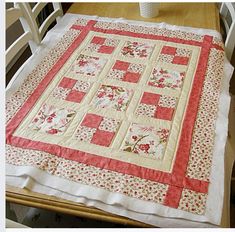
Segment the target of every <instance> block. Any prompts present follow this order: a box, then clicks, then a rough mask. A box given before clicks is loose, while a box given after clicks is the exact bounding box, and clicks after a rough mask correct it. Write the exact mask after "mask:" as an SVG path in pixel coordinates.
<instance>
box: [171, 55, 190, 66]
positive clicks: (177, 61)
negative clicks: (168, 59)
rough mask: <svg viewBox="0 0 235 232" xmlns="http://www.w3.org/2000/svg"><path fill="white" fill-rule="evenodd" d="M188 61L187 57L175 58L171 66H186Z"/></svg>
mask: <svg viewBox="0 0 235 232" xmlns="http://www.w3.org/2000/svg"><path fill="white" fill-rule="evenodd" d="M188 61H189V58H188V57H183V56H175V57H174V59H173V61H172V63H173V64H181V65H187V64H188Z"/></svg>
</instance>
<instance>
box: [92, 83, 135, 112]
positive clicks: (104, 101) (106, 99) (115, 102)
mask: <svg viewBox="0 0 235 232" xmlns="http://www.w3.org/2000/svg"><path fill="white" fill-rule="evenodd" d="M132 93H133V91H132V90H129V89H125V88H122V87H117V86H110V85H102V86H101V87H100V88H99V90H98V91H97V93H96V95H95V98H94V99H93V105H94V106H96V107H100V108H112V109H114V110H117V111H125V110H126V109H127V106H128V103H129V101H130V98H131V95H132Z"/></svg>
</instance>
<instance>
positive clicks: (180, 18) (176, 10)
mask: <svg viewBox="0 0 235 232" xmlns="http://www.w3.org/2000/svg"><path fill="white" fill-rule="evenodd" d="M67 13H73V14H85V15H97V16H100V17H110V18H125V19H130V20H140V21H145V22H165V23H169V24H173V25H178V26H188V27H198V28H206V29H215V30H217V31H220V21H219V12H218V9H217V6H216V4H215V3H161V4H160V9H159V15H158V16H157V17H155V18H143V17H141V16H140V11H139V4H138V3H107V2H106V3H74V4H73V5H72V6H71V7H70V8H69V9H68V11H67Z"/></svg>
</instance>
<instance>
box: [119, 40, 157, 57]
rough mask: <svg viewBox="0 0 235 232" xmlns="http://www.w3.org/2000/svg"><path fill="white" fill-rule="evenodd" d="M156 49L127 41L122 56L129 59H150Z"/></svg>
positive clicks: (144, 44)
mask: <svg viewBox="0 0 235 232" xmlns="http://www.w3.org/2000/svg"><path fill="white" fill-rule="evenodd" d="M153 49H154V45H152V44H148V43H141V42H131V41H126V43H125V44H124V46H123V48H122V50H121V54H122V55H123V56H125V57H129V58H139V59H149V58H150V56H151V54H152V52H153Z"/></svg>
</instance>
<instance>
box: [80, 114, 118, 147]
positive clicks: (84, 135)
mask: <svg viewBox="0 0 235 232" xmlns="http://www.w3.org/2000/svg"><path fill="white" fill-rule="evenodd" d="M119 126H120V121H119V120H117V119H113V118H108V117H102V116H100V115H97V114H91V113H88V114H86V116H85V117H84V119H83V121H82V122H81V124H80V125H79V127H78V128H77V130H76V133H75V138H76V139H78V140H79V141H83V142H89V143H93V144H97V145H100V146H105V147H108V146H110V144H111V142H112V140H113V138H114V136H115V134H116V132H117V130H118V128H119Z"/></svg>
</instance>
